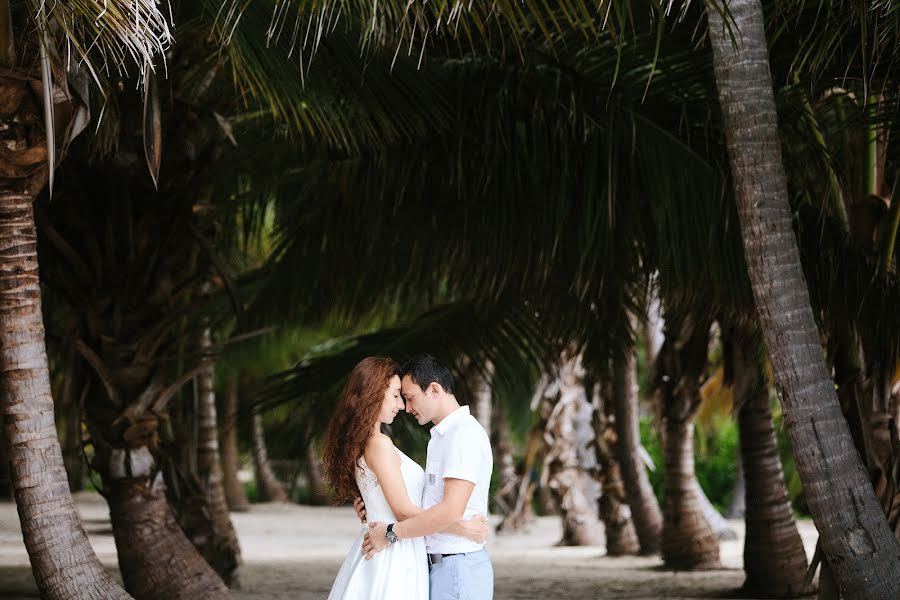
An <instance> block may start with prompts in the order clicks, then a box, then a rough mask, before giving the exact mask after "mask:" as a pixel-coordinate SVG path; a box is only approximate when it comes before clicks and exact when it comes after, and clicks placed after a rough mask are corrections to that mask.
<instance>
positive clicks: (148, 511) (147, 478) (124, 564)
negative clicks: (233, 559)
mask: <svg viewBox="0 0 900 600" xmlns="http://www.w3.org/2000/svg"><path fill="white" fill-rule="evenodd" d="M141 395H142V396H144V397H147V396H150V395H155V394H153V387H152V384H151V387H150V388H149V389H145V390H144V392H143V393H142V394H141ZM107 401H108V400H106V399H105V398H100V397H94V398H90V399H89V401H88V402H87V407H88V411H87V416H88V425H89V427H90V428H91V437H92V438H93V440H94V443H95V447H96V455H95V457H94V460H93V467H94V470H96V471H97V472H98V473H100V476H101V478H102V480H103V488H104V493H105V496H106V500H107V502H108V503H109V513H110V520H111V523H112V529H113V536H114V538H115V541H116V550H117V552H118V557H119V570H120V571H121V573H122V579H123V581H124V582H125V588H126V589H127V590H128V591H129V592H130V593H131V594H132V595H133V596H134V597H135V598H137V599H138V600H144V599H146V600H151V599H154V598H173V599H182V598H183V599H185V600H187V599H189V598H212V599H226V598H230V595H229V593H228V589H227V588H226V587H225V584H224V583H223V582H222V580H221V579H220V578H219V576H218V575H217V574H216V572H215V571H214V570H213V569H212V568H211V567H210V565H209V564H208V563H207V562H206V561H205V560H204V559H203V557H202V556H201V555H200V554H199V552H198V551H197V549H196V548H195V547H194V545H193V544H192V542H191V541H190V540H189V539H188V537H187V536H186V535H185V533H184V531H183V530H182V528H181V526H180V525H179V523H178V522H177V521H176V519H175V515H174V513H173V512H172V508H171V507H170V505H169V502H168V499H167V498H166V486H165V483H164V481H163V477H162V473H161V472H160V470H159V467H158V460H159V458H158V457H159V456H160V453H159V448H158V437H157V436H158V433H157V431H158V420H157V417H156V416H153V415H146V414H144V415H141V416H140V417H135V418H134V420H133V421H131V420H128V421H126V420H125V419H126V417H115V415H114V414H113V415H112V417H113V418H110V417H109V416H107V417H105V418H104V414H103V412H102V411H103V406H104V404H105V402H107ZM139 404H140V401H139V400H135V401H132V402H129V403H127V405H128V406H129V408H133V407H135V406H137V405H139ZM126 412H127V411H126ZM123 421H124V423H122V422H123ZM129 422H131V423H132V424H130V425H127V426H124V425H125V424H127V423H129ZM123 429H124V430H123Z"/></svg>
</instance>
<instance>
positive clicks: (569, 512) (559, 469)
mask: <svg viewBox="0 0 900 600" xmlns="http://www.w3.org/2000/svg"><path fill="white" fill-rule="evenodd" d="M582 407H587V408H588V409H589V405H588V403H587V398H586V395H585V390H584V369H583V367H582V366H581V357H580V356H571V355H569V353H565V354H564V355H563V357H562V360H561V361H560V368H559V371H558V374H557V378H556V380H554V381H552V382H551V383H550V385H549V386H548V387H547V388H546V389H545V391H544V394H543V401H542V402H541V409H540V410H541V419H542V421H543V423H544V440H545V441H546V442H547V446H548V449H547V454H546V456H545V457H544V465H543V470H542V474H541V486H542V487H543V488H545V489H548V490H550V492H551V494H552V495H553V498H554V499H555V500H556V502H557V503H558V504H559V511H560V515H561V516H562V522H563V535H562V539H561V540H560V542H559V544H560V545H564V546H591V545H596V544H598V543H599V542H600V531H599V521H598V520H597V509H596V502H595V501H592V500H591V499H590V497H589V492H588V471H587V470H586V469H585V468H584V466H583V465H582V462H581V460H580V458H581V457H580V456H579V452H578V439H579V438H578V435H577V432H576V419H577V416H578V413H579V412H580V410H581V408H582Z"/></svg>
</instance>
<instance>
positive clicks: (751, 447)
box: [731, 338, 810, 598]
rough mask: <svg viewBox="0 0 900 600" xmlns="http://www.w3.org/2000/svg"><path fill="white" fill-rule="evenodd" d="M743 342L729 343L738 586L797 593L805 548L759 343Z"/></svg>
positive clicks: (769, 593) (767, 593) (772, 593)
mask: <svg viewBox="0 0 900 600" xmlns="http://www.w3.org/2000/svg"><path fill="white" fill-rule="evenodd" d="M745 341H746V338H745V339H741V340H738V341H736V342H734V343H733V344H731V348H732V350H733V354H732V356H733V357H734V358H733V365H734V367H733V368H734V397H735V403H736V405H737V406H739V407H740V409H739V413H738V426H739V428H740V435H741V444H740V446H741V455H742V457H743V464H745V465H746V467H745V471H744V478H745V480H746V486H747V488H746V489H747V496H746V505H745V518H746V524H747V533H746V537H745V539H744V571H745V572H746V573H747V579H746V581H745V582H744V586H743V590H744V591H745V592H746V593H747V594H748V595H750V596H754V597H757V596H760V597H766V598H796V597H798V596H802V595H806V594H808V593H809V592H810V590H808V589H806V588H805V587H804V585H803V580H804V578H805V575H806V570H807V561H806V551H805V550H804V548H803V541H802V540H801V539H800V532H799V531H797V524H796V523H795V522H794V515H793V514H792V512H791V503H790V499H789V498H788V493H787V488H786V487H785V484H784V475H783V474H782V472H781V462H780V460H779V457H778V447H777V446H776V443H775V431H774V429H773V428H772V413H771V411H770V409H769V384H768V381H767V380H766V374H765V371H764V370H763V367H762V365H761V359H762V357H761V356H758V355H757V354H756V353H755V352H754V351H753V348H754V347H757V348H758V347H759V346H758V343H757V344H752V343H750V344H745Z"/></svg>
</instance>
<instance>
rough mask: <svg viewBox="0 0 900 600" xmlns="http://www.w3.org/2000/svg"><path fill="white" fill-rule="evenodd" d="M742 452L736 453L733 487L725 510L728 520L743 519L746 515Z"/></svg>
mask: <svg viewBox="0 0 900 600" xmlns="http://www.w3.org/2000/svg"><path fill="white" fill-rule="evenodd" d="M742 453H743V450H740V451H739V452H738V455H737V458H736V459H735V460H736V461H737V464H736V469H735V474H734V487H733V488H732V490H731V502H729V503H728V508H727V509H725V517H726V518H728V519H743V518H744V515H746V514H747V485H746V484H747V481H746V475H745V474H744V459H743V458H741V454H742Z"/></svg>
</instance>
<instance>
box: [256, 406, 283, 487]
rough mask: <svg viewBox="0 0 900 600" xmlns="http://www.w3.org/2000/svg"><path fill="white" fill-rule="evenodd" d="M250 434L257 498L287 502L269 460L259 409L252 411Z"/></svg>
mask: <svg viewBox="0 0 900 600" xmlns="http://www.w3.org/2000/svg"><path fill="white" fill-rule="evenodd" d="M250 435H251V444H252V450H253V467H254V472H255V473H256V489H257V491H258V493H259V499H260V500H262V501H263V502H287V500H288V495H287V491H285V489H284V485H282V483H281V482H280V481H278V478H277V477H276V476H275V472H274V471H273V470H272V465H271V463H270V462H269V451H268V449H267V448H266V434H265V430H264V428H263V417H262V414H260V412H259V411H254V413H253V425H252V430H251V434H250Z"/></svg>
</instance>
